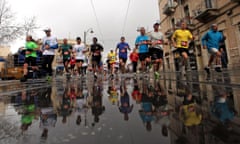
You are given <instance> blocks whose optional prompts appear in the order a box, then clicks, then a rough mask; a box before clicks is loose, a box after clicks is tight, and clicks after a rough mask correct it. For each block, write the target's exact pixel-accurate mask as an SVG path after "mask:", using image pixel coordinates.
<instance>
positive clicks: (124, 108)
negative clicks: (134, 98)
mask: <svg viewBox="0 0 240 144" xmlns="http://www.w3.org/2000/svg"><path fill="white" fill-rule="evenodd" d="M121 83H122V84H121V86H120V105H119V111H120V112H121V113H123V114H124V120H125V121H128V119H129V117H128V114H129V113H131V112H132V109H133V104H132V105H130V98H129V94H128V92H127V87H126V82H125V80H123V82H121Z"/></svg>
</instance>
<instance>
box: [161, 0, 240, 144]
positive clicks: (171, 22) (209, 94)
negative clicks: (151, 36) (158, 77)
mask: <svg viewBox="0 0 240 144" xmlns="http://www.w3.org/2000/svg"><path fill="white" fill-rule="evenodd" d="M158 2H159V13H160V18H161V21H160V23H161V31H162V32H163V33H164V35H165V41H166V42H167V43H168V45H164V51H165V57H164V70H165V73H166V75H165V83H166V84H165V86H166V88H167V91H168V92H169V93H170V94H169V96H168V100H169V104H170V105H174V106H176V105H179V104H181V103H182V100H183V97H184V95H186V93H185V90H184V89H185V88H184V86H182V84H181V83H179V82H177V84H176V85H175V84H173V82H172V81H175V80H176V79H179V77H178V76H176V74H175V71H176V70H178V60H179V55H177V54H174V53H173V51H174V47H173V46H172V45H171V41H170V39H171V36H172V34H173V32H174V30H176V29H178V28H179V26H180V23H181V22H182V21H185V22H186V23H187V25H188V29H189V30H190V31H191V32H192V34H193V36H194V37H195V39H194V41H192V42H191V45H190V47H189V58H190V66H191V69H192V70H195V71H194V74H192V76H191V78H190V79H187V78H184V80H189V83H188V88H187V89H191V92H192V95H193V96H195V97H196V98H197V99H198V103H199V104H198V106H199V107H200V108H201V111H202V112H203V113H205V114H207V113H208V112H209V109H210V105H211V104H210V102H211V101H214V97H216V96H219V95H218V91H219V90H220V91H221V90H226V92H227V93H228V95H229V97H228V100H229V101H231V104H232V106H233V107H234V109H235V110H236V111H238V112H239V111H240V94H239V90H238V89H236V88H234V87H231V86H229V87H224V86H222V87H221V86H216V85H211V84H209V85H208V84H201V81H202V82H204V81H206V77H205V74H204V72H203V69H204V67H205V66H206V65H207V63H208V58H209V55H208V52H207V50H205V49H202V46H201V37H202V36H203V34H204V33H206V32H207V31H208V30H209V29H210V26H211V25H212V24H217V25H218V29H219V31H221V32H222V33H223V35H224V36H226V40H225V41H224V43H222V44H221V47H222V48H223V49H224V50H225V52H226V54H227V59H228V69H229V70H230V71H231V72H230V73H231V75H225V74H222V73H221V74H219V73H213V77H214V82H216V83H218V82H219V83H223V84H226V85H227V84H228V83H232V84H239V82H240V79H239V78H238V77H237V76H236V75H237V73H238V69H239V68H240V56H239V55H240V0H159V1H158ZM174 77H175V78H174ZM217 77H221V79H218V78H217ZM194 81H195V82H200V83H194ZM191 82H193V83H191ZM204 117H208V118H209V116H208V115H205V116H204ZM213 123H214V121H213ZM236 123H238V124H239V119H238V118H237V119H236ZM196 128H197V130H196V129H195V130H196V131H198V132H201V131H202V132H203V133H205V131H208V130H210V129H212V127H209V125H200V126H198V127H196ZM170 129H172V132H171V140H172V143H174V142H175V141H176V139H178V138H179V137H182V136H185V137H188V138H189V137H191V138H192V139H190V143H206V144H208V143H209V144H210V143H221V142H220V141H218V140H217V138H216V137H215V136H213V135H212V134H211V135H207V134H206V135H201V136H200V135H198V134H194V133H193V132H192V131H191V128H185V130H186V131H185V132H184V133H185V134H184V133H183V131H182V129H183V124H182V123H181V122H179V120H178V119H174V118H173V119H172V121H171V127H170ZM195 130H194V131H195ZM214 137H215V138H214Z"/></svg>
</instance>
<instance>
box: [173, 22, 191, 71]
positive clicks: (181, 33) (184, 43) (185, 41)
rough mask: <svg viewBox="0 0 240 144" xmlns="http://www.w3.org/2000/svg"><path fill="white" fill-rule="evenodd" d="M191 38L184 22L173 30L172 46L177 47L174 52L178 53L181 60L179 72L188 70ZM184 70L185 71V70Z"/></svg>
mask: <svg viewBox="0 0 240 144" xmlns="http://www.w3.org/2000/svg"><path fill="white" fill-rule="evenodd" d="M192 39H193V36H192V34H191V32H190V31H189V30H187V24H186V22H182V23H181V29H177V30H175V32H174V33H173V36H172V38H171V40H172V42H173V46H174V47H175V48H176V49H177V50H176V52H177V53H179V54H180V55H181V56H182V58H183V60H182V63H181V66H180V70H179V71H180V72H181V73H182V74H183V72H184V70H187V71H188V70H190V64H189V62H188V61H189V60H188V54H189V52H188V46H189V41H190V40H192ZM185 72H186V71H185Z"/></svg>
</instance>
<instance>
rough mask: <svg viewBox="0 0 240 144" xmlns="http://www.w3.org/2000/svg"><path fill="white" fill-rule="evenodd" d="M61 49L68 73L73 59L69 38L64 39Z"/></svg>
mask: <svg viewBox="0 0 240 144" xmlns="http://www.w3.org/2000/svg"><path fill="white" fill-rule="evenodd" d="M59 51H62V55H63V65H64V68H65V72H66V74H70V73H69V69H68V65H69V62H70V59H71V53H72V46H71V45H70V44H68V40H67V39H66V38H64V39H63V44H62V45H61V47H60V49H59Z"/></svg>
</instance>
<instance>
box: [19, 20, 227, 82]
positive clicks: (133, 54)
mask: <svg viewBox="0 0 240 144" xmlns="http://www.w3.org/2000/svg"><path fill="white" fill-rule="evenodd" d="M159 26H160V24H159V23H157V22H156V23H154V24H153V31H152V32H149V33H146V30H145V28H144V27H140V28H139V29H138V31H139V32H140V35H139V36H137V38H136V40H135V47H133V48H130V46H129V44H128V43H127V42H126V41H125V37H124V36H122V37H121V38H120V42H119V43H118V44H117V45H116V48H115V49H110V51H109V53H108V55H107V61H106V62H104V61H103V58H102V57H103V56H102V53H103V51H106V49H107V48H104V46H103V45H101V44H100V43H98V39H97V37H93V39H92V44H91V45H90V46H89V47H87V46H86V44H85V43H83V42H82V40H81V38H80V37H77V38H76V43H75V44H74V45H71V44H69V43H68V39H63V44H61V45H60V44H59V43H58V41H57V38H56V37H55V36H52V35H51V29H49V28H47V29H45V30H44V32H45V33H46V36H45V37H44V38H43V39H42V44H41V47H40V46H39V44H38V43H37V42H36V41H35V40H33V38H32V36H30V35H28V36H27V37H26V46H25V48H23V49H22V50H25V62H24V76H23V78H22V79H21V81H23V82H24V81H26V80H27V78H28V71H29V69H32V70H33V71H38V69H39V68H38V67H37V65H36V58H37V54H36V52H37V51H40V52H41V53H42V67H41V69H42V71H43V72H44V73H45V75H46V76H47V79H51V77H52V75H53V67H52V63H53V60H54V57H55V54H56V52H55V51H56V50H57V51H58V52H59V53H60V54H61V56H62V63H63V68H64V73H66V75H68V76H71V75H77V76H79V77H83V76H84V75H85V74H86V72H87V70H89V71H92V72H93V75H94V78H95V79H97V78H98V74H104V76H106V75H107V73H108V74H109V77H110V78H111V79H113V78H114V76H115V73H116V70H119V72H120V73H122V74H123V73H128V72H132V73H134V75H135V76H136V74H137V72H140V73H147V72H149V69H152V70H153V73H154V75H155V77H156V78H159V76H160V69H161V67H162V65H163V56H164V48H163V45H164V44H170V45H172V46H173V47H174V48H175V49H176V50H175V51H174V52H177V53H179V54H180V55H181V57H182V60H181V64H180V70H179V71H180V72H181V73H186V72H187V71H190V70H191V68H190V64H189V58H188V55H189V51H188V48H189V42H190V41H193V40H194V37H193V35H192V34H191V32H190V31H189V30H188V29H187V24H186V23H185V22H182V23H181V25H180V28H179V29H177V30H175V32H174V33H173V35H172V37H171V40H170V41H168V42H167V41H166V42H165V41H164V35H163V33H162V32H161V31H160V30H159ZM224 40H225V37H224V36H223V35H222V33H221V32H219V31H218V29H217V25H216V24H212V25H211V27H210V30H209V31H208V32H206V33H205V34H204V35H203V36H202V47H203V48H204V49H206V48H207V50H208V53H209V54H210V59H209V63H208V65H207V66H206V67H205V68H204V69H205V71H206V73H207V74H208V75H209V74H210V66H211V65H212V63H213V62H215V64H214V66H215V71H217V72H221V52H220V50H219V49H220V47H219V45H220V43H221V42H223V41H224ZM129 52H130V54H128V53H129ZM128 59H130V65H131V70H130V68H129V65H126V64H127V61H128ZM214 60H215V61H214ZM139 61H140V63H139V65H140V68H138V62H139Z"/></svg>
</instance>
